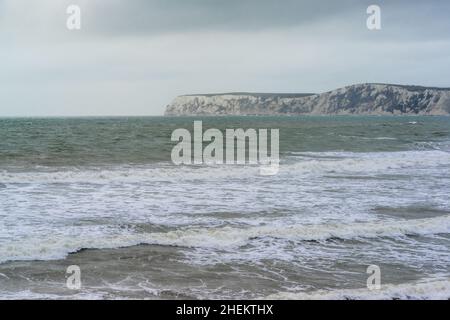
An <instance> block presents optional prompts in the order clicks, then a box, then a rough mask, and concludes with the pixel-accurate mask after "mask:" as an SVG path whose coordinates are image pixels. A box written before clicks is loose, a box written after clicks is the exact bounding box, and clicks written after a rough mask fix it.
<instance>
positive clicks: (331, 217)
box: [0, 116, 450, 299]
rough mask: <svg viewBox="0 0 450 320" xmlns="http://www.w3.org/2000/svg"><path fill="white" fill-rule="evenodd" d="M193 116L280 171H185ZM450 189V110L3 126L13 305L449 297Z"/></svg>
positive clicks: (0, 261)
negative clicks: (182, 136) (272, 143)
mask: <svg viewBox="0 0 450 320" xmlns="http://www.w3.org/2000/svg"><path fill="white" fill-rule="evenodd" d="M194 120H202V121H203V126H204V129H207V128H217V129H219V130H225V129H227V128H243V129H247V128H268V129H270V128H276V129H279V133H280V139H279V141H280V166H279V172H278V174H275V175H261V174H260V170H259V167H258V166H255V165H249V164H247V165H175V164H173V162H172V161H171V151H172V148H173V147H174V145H175V144H176V143H175V142H173V141H171V134H172V132H173V131H174V130H175V129H177V128H186V129H188V130H191V129H192V128H193V122H194ZM449 194H450V117H444V116H443V117H440V116H436V117H425V116H424V117H422V116H291V117H289V116H284V117H281V116H265V117H257V116H247V117H239V116H233V117H231V116H223V117H204V118H201V117H130V118H126V117H116V118H114V117H113V118H2V119H0V299H22V298H25V299H449V298H450V197H449ZM373 265H375V266H377V267H379V270H380V280H381V285H380V287H379V288H377V289H375V290H369V288H368V287H367V280H368V278H369V276H370V274H368V273H367V270H368V267H369V266H373ZM69 266H78V267H79V270H80V276H81V278H80V279H81V286H80V287H79V288H78V289H74V288H70V287H69V286H68V285H67V281H68V279H69V277H70V273H67V268H68V267H69ZM372 289H373V288H372Z"/></svg>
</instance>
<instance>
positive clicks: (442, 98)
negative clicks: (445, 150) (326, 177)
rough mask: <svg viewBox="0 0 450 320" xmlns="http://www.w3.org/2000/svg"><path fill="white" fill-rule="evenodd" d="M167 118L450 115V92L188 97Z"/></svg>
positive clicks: (373, 87) (368, 87) (363, 89)
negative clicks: (284, 115)
mask: <svg viewBox="0 0 450 320" xmlns="http://www.w3.org/2000/svg"><path fill="white" fill-rule="evenodd" d="M165 114H166V115H170V116H182V115H271V114H274V115H276V114H286V115H295V114H367V115H370V114H373V115H384V114H417V115H449V114H450V88H431V87H420V86H403V85H391V84H358V85H352V86H348V87H345V88H340V89H337V90H333V91H329V92H325V93H321V94H276V93H273V94H271V93H225V94H199V95H184V96H179V97H177V98H175V100H174V101H173V102H172V103H171V104H170V105H168V106H167V108H166V112H165Z"/></svg>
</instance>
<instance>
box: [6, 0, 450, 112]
mask: <svg viewBox="0 0 450 320" xmlns="http://www.w3.org/2000/svg"><path fill="white" fill-rule="evenodd" d="M372 2H373V1H365V0H362V1H356V0H344V1H334V0H333V1H320V3H319V2H318V1H294V0H285V1H275V0H273V1H272V0H240V1H238V0H228V1H223V0H222V1H214V0H197V1H194V0H179V1H175V0H128V1H125V0H59V1H54V0H35V1H28V0H0V68H1V70H2V72H1V73H0V116H2V115H108V114H109V115H123V114H162V112H163V109H164V106H165V105H166V104H168V103H169V102H170V100H171V99H172V98H173V97H175V96H176V95H178V94H185V93H199V92H202V93H207V92H224V91H258V92H262V91H272V92H274V91H277V92H283V91H284V92H320V91H324V90H330V89H333V88H336V87H340V86H343V85H347V84H352V83H357V82H372V81H373V82H396V83H408V84H423V85H433V86H447V87H448V86H450V85H449V83H448V79H449V75H450V58H449V57H450V54H449V53H450V39H449V35H448V32H447V30H449V24H450V22H449V20H448V18H447V17H446V16H445V15H446V13H447V12H449V10H448V9H450V2H447V1H445V2H444V1H442V2H441V1H429V2H422V1H403V0H398V1H395V2H394V1H377V2H378V3H379V4H380V6H381V8H382V30H381V31H377V32H372V31H369V30H367V28H366V26H365V22H366V17H367V14H366V8H367V6H368V5H369V4H372ZM69 4H78V5H80V7H81V9H82V29H81V30H80V31H75V32H72V31H68V30H67V29H66V26H65V25H66V24H65V23H66V18H67V14H66V12H65V9H66V7H67V6H68V5H69Z"/></svg>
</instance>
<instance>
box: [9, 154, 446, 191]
mask: <svg viewBox="0 0 450 320" xmlns="http://www.w3.org/2000/svg"><path fill="white" fill-rule="evenodd" d="M293 154H294V155H295V156H294V157H290V158H291V160H292V159H293V160H294V163H292V161H290V162H289V163H286V162H282V163H281V164H280V170H279V174H278V175H281V176H285V175H289V176H290V175H295V174H300V175H304V174H314V175H315V174H319V175H320V174H326V173H330V172H337V173H339V172H341V173H361V172H362V173H366V174H371V173H392V172H399V170H403V169H421V168H441V167H442V166H450V153H448V152H444V151H440V150H432V151H404V152H372V153H354V152H302V153H293ZM259 169H260V168H259V167H258V166H250V165H244V166H237V165H218V166H217V165H214V166H172V165H161V164H159V165H153V166H140V167H139V166H136V167H128V166H119V167H114V168H83V169H77V168H65V169H61V170H57V171H51V170H50V171H49V170H48V169H47V170H40V171H39V170H36V171H26V172H14V171H6V170H3V171H1V172H0V183H2V184H9V183H25V184H26V183H39V184H45V183H66V184H67V183H93V184H96V183H98V184H106V183H120V182H124V183H133V182H161V181H163V182H164V181H166V182H181V181H189V180H199V179H200V180H220V179H227V178H246V177H258V176H260V170H259ZM278 175H276V176H278ZM269 178H270V177H269Z"/></svg>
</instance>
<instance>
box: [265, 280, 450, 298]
mask: <svg viewBox="0 0 450 320" xmlns="http://www.w3.org/2000/svg"><path fill="white" fill-rule="evenodd" d="M265 298H266V299H268V300H345V299H350V300H392V299H402V300H427V299H432V300H448V299H450V279H427V280H421V281H419V282H416V283H405V284H397V285H392V284H382V285H381V289H380V290H369V289H367V288H360V289H342V290H329V291H327V290H318V291H313V292H280V293H276V294H272V295H270V296H268V297H265Z"/></svg>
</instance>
